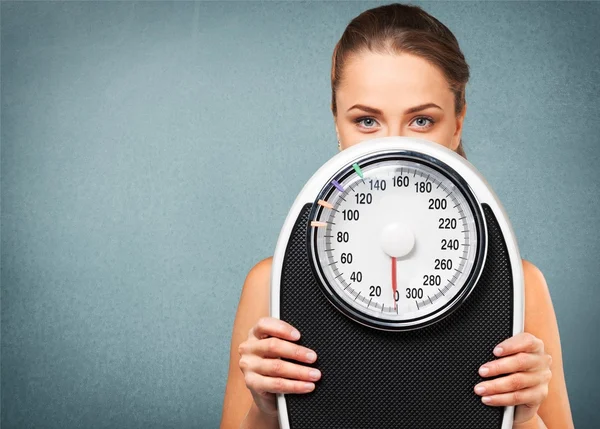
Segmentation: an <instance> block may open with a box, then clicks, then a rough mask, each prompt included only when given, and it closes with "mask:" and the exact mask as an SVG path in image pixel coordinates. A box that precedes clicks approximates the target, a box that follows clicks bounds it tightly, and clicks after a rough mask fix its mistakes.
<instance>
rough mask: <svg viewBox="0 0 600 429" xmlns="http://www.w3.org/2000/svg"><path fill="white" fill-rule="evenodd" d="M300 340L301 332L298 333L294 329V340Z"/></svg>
mask: <svg viewBox="0 0 600 429" xmlns="http://www.w3.org/2000/svg"><path fill="white" fill-rule="evenodd" d="M298 338H300V332H298V331H297V330H296V329H294V330H293V331H292V339H294V340H297V339H298Z"/></svg>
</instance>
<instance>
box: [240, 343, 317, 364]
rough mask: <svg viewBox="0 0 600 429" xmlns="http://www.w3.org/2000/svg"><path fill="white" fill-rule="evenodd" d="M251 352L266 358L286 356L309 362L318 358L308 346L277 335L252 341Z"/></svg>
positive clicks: (286, 357)
mask: <svg viewBox="0 0 600 429" xmlns="http://www.w3.org/2000/svg"><path fill="white" fill-rule="evenodd" d="M249 353H254V354H257V355H259V356H262V357H265V358H285V359H293V360H297V361H301V362H308V363H312V362H314V361H316V360H317V354H316V353H315V352H314V351H313V350H311V349H309V348H308V347H304V346H300V345H298V344H295V343H290V342H289V341H285V340H282V339H280V338H275V337H271V338H265V339H264V340H260V341H254V342H252V343H251V345H250V350H249Z"/></svg>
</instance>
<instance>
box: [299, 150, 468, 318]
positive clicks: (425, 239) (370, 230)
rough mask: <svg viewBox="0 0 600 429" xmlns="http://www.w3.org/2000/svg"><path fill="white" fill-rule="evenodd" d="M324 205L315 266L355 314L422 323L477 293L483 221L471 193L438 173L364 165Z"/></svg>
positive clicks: (336, 185)
mask: <svg viewBox="0 0 600 429" xmlns="http://www.w3.org/2000/svg"><path fill="white" fill-rule="evenodd" d="M359 164H362V166H361V165H359ZM471 201H472V199H471ZM317 204H318V205H319V206H318V209H317V210H316V212H315V217H314V218H313V219H312V222H311V225H312V229H311V234H310V237H311V238H310V239H311V241H312V244H311V246H312V252H313V258H314V259H313V261H314V262H315V263H316V264H317V266H318V268H317V269H318V270H319V272H320V273H321V276H322V277H324V280H325V281H326V283H327V284H328V287H329V290H330V291H331V292H332V293H333V294H335V296H334V298H336V299H338V300H340V299H341V300H343V303H345V304H346V307H350V309H353V310H354V313H359V315H360V316H367V317H368V318H370V319H375V320H382V321H386V322H391V325H394V323H396V324H398V323H399V324H400V325H401V324H402V323H404V324H405V325H406V326H408V325H410V324H418V323H422V322H419V321H423V320H428V319H429V320H431V319H432V318H437V316H438V315H439V314H442V313H444V312H446V311H447V310H449V309H450V308H451V307H452V306H453V305H455V303H456V302H458V301H459V300H458V298H461V297H464V292H465V291H466V290H467V288H466V286H468V285H467V283H469V285H471V286H472V283H473V282H472V281H469V282H468V280H469V279H471V277H472V276H470V274H471V272H472V271H473V268H474V265H475V261H476V257H477V251H478V239H477V237H478V234H477V220H476V217H475V214H474V213H473V209H472V207H471V204H469V202H468V201H467V198H466V196H465V195H464V193H463V188H462V187H458V186H456V185H455V182H454V181H453V180H451V179H450V178H449V177H448V176H447V175H446V174H444V173H441V172H440V171H438V169H437V168H432V167H430V166H429V165H427V164H426V163H424V162H419V161H418V160H416V161H415V160H410V159H389V157H388V159H387V160H385V158H383V160H379V161H377V160H375V161H373V160H371V161H369V160H366V162H363V163H361V162H358V163H355V164H354V165H353V169H352V170H350V171H348V170H344V171H343V172H342V173H340V174H339V175H338V176H337V179H333V180H332V181H331V183H329V184H328V185H327V186H326V187H325V188H324V189H323V191H322V192H321V194H320V197H319V201H318V202H317Z"/></svg>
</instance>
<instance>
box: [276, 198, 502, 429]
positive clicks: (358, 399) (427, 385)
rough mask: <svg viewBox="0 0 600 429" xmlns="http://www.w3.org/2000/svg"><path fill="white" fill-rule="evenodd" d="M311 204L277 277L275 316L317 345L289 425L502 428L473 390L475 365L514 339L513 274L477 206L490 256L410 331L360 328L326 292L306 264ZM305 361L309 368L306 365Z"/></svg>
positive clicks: (493, 224) (305, 428) (490, 217)
mask: <svg viewBox="0 0 600 429" xmlns="http://www.w3.org/2000/svg"><path fill="white" fill-rule="evenodd" d="M310 208H311V205H310V204H307V205H305V206H304V208H303V209H302V211H301V213H300V216H299V217H298V219H297V221H296V224H295V226H294V230H293V232H292V236H291V238H290V241H289V242H288V247H287V249H286V253H285V257H284V262H283V270H282V278H281V319H282V320H285V321H287V322H289V323H291V324H292V325H293V326H295V327H297V328H298V329H299V330H300V332H301V333H302V338H301V339H300V340H299V341H298V343H299V344H302V345H305V346H307V347H310V348H312V349H314V350H315V351H316V352H317V355H318V359H317V362H315V363H314V364H313V365H312V366H314V367H316V368H319V370H321V372H322V374H323V375H322V377H321V380H319V381H318V382H317V383H316V389H315V390H314V391H313V392H310V393H306V394H298V395H286V396H285V399H286V404H287V408H288V417H289V421H290V427H291V428H292V429H324V428H327V429H353V428H355V429H370V428H380V429H388V428H390V429H391V428H394V429H396V428H402V429H435V428H443V429H451V428H456V429H485V428H500V427H501V424H502V413H503V411H504V409H503V408H502V407H490V406H487V405H484V404H483V403H482V402H481V399H480V397H479V396H478V395H476V394H475V393H474V391H473V387H474V386H475V384H477V383H478V382H480V381H482V380H483V378H481V377H480V376H479V375H478V373H477V371H478V368H479V366H481V365H482V364H483V363H485V362H487V361H489V360H492V359H494V356H493V354H492V350H493V348H494V346H495V345H496V344H498V343H499V342H500V341H502V340H504V339H506V338H509V337H510V336H511V335H512V309H513V290H512V273H511V267H510V261H509V258H508V254H507V250H506V244H505V242H504V239H503V237H502V232H501V231H500V229H499V226H498V223H497V221H496V218H495V216H494V214H493V213H492V211H491V209H490V208H489V207H488V206H487V205H485V204H484V205H483V209H484V214H485V219H486V222H487V227H488V257H487V261H486V264H485V266H484V269H483V273H482V276H481V278H480V280H479V283H478V285H477V286H476V287H475V289H474V290H473V292H472V294H471V296H470V297H469V298H468V299H467V301H466V302H465V303H464V304H463V305H462V306H461V307H460V308H459V309H458V310H456V311H455V312H454V313H452V314H451V315H450V316H448V317H446V318H444V319H442V320H441V321H440V322H438V323H436V324H434V325H431V326H428V327H425V328H422V329H419V330H416V331H408V332H386V331H379V330H375V329H371V328H367V327H364V326H362V325H360V324H358V323H356V322H354V321H353V320H351V319H348V318H347V317H345V316H344V315H342V314H341V313H340V312H339V311H338V310H337V309H336V308H335V307H333V305H332V304H331V303H330V302H329V301H328V300H327V299H326V298H325V296H324V295H323V293H322V291H321V289H320V288H319V286H318V284H317V283H316V279H315V277H314V276H313V273H312V271H311V268H310V264H309V260H308V254H307V244H306V228H307V227H308V223H309V219H308V216H309V211H310ZM303 365H306V364H303Z"/></svg>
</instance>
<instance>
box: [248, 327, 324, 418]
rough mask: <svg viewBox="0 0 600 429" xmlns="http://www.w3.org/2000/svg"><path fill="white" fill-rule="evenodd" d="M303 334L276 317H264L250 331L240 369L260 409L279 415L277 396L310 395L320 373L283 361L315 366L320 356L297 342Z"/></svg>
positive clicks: (313, 369) (314, 369) (316, 370)
mask: <svg viewBox="0 0 600 429" xmlns="http://www.w3.org/2000/svg"><path fill="white" fill-rule="evenodd" d="M299 338H300V332H298V330H297V329H295V328H294V327H293V326H291V325H290V324H289V323H286V322H284V321H283V320H280V319H275V318H273V317H263V318H261V319H260V320H259V321H258V322H257V323H256V324H255V325H254V326H253V327H252V329H250V331H249V332H248V339H247V340H246V341H244V342H243V343H241V344H240V346H239V349H238V352H239V354H240V361H239V367H240V369H241V370H242V372H243V373H244V379H245V381H246V386H247V387H248V389H250V392H252V397H253V398H254V402H255V403H256V406H257V407H258V409H259V410H261V411H262V412H264V413H266V414H276V413H277V400H276V396H275V394H276V393H308V392H311V391H312V390H314V388H315V384H314V382H315V381H317V380H318V379H319V378H321V372H320V371H319V370H318V369H316V368H310V367H307V366H304V365H299V364H296V363H293V362H287V361H284V360H281V359H280V358H286V359H293V360H296V361H299V362H306V363H313V362H315V361H316V360H317V354H316V353H315V352H314V351H313V350H311V349H309V348H306V347H303V346H299V345H297V344H294V343H292V342H291V341H297V340H298V339H299Z"/></svg>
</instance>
